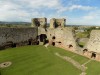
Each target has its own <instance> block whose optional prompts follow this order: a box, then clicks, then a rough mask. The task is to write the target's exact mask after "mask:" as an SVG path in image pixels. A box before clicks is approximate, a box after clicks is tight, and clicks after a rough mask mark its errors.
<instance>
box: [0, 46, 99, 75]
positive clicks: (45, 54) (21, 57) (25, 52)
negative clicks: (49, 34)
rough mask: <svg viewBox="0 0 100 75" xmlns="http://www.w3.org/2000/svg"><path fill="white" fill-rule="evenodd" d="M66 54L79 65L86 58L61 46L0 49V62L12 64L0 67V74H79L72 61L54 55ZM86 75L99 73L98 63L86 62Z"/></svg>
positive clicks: (97, 74)
mask: <svg viewBox="0 0 100 75" xmlns="http://www.w3.org/2000/svg"><path fill="white" fill-rule="evenodd" d="M55 53H59V54H60V55H62V56H68V57H70V58H72V59H73V60H75V61H77V62H79V63H80V64H81V65H82V64H84V63H85V62H87V61H88V60H90V59H88V58H86V57H83V56H80V55H77V54H75V53H72V52H69V51H65V50H63V49H61V48H56V47H52V46H49V47H48V48H45V47H44V46H23V47H19V48H11V49H6V50H2V51H0V63H2V62H6V61H11V62H12V65H11V66H9V67H7V68H0V74H1V75H80V74H81V73H82V71H81V70H80V69H78V68H76V67H75V66H74V65H72V63H70V62H68V61H65V60H64V59H62V58H60V57H58V56H56V55H55ZM86 67H87V69H86V75H100V63H99V62H97V61H94V60H92V61H90V62H89V63H87V64H86Z"/></svg>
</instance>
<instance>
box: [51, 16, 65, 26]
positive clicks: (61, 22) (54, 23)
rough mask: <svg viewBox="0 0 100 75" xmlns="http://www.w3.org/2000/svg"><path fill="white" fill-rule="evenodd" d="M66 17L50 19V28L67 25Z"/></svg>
mask: <svg viewBox="0 0 100 75" xmlns="http://www.w3.org/2000/svg"><path fill="white" fill-rule="evenodd" d="M65 23H66V19H64V18H62V19H55V18H52V19H50V28H57V27H65Z"/></svg>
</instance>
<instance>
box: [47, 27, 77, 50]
mask: <svg viewBox="0 0 100 75" xmlns="http://www.w3.org/2000/svg"><path fill="white" fill-rule="evenodd" d="M47 37H48V39H49V41H51V42H55V45H56V46H62V47H64V48H67V49H69V50H76V43H75V39H74V37H73V33H72V30H71V29H70V28H67V27H65V28H56V29H48V32H47ZM53 37H55V39H53ZM70 45H71V47H70Z"/></svg>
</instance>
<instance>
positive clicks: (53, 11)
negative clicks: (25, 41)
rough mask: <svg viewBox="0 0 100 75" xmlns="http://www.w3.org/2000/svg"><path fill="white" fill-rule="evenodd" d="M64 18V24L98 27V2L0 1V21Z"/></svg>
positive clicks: (98, 0)
mask: <svg viewBox="0 0 100 75" xmlns="http://www.w3.org/2000/svg"><path fill="white" fill-rule="evenodd" d="M41 17H46V18H47V19H48V20H47V21H48V23H49V22H50V19H51V18H65V19H66V24H68V25H69V24H72V25H100V0H0V21H8V22H13V21H16V22H22V21H24V22H31V18H41Z"/></svg>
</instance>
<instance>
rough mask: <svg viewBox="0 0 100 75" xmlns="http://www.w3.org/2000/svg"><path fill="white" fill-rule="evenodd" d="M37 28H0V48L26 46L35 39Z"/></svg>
mask: <svg viewBox="0 0 100 75" xmlns="http://www.w3.org/2000/svg"><path fill="white" fill-rule="evenodd" d="M37 34H38V33H37V28H0V46H1V47H2V46H3V47H4V46H6V45H8V46H9V45H11V43H15V44H16V45H19V44H21V45H25V44H26V45H27V44H29V40H30V41H32V40H33V41H34V40H35V39H36V37H37Z"/></svg>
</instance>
